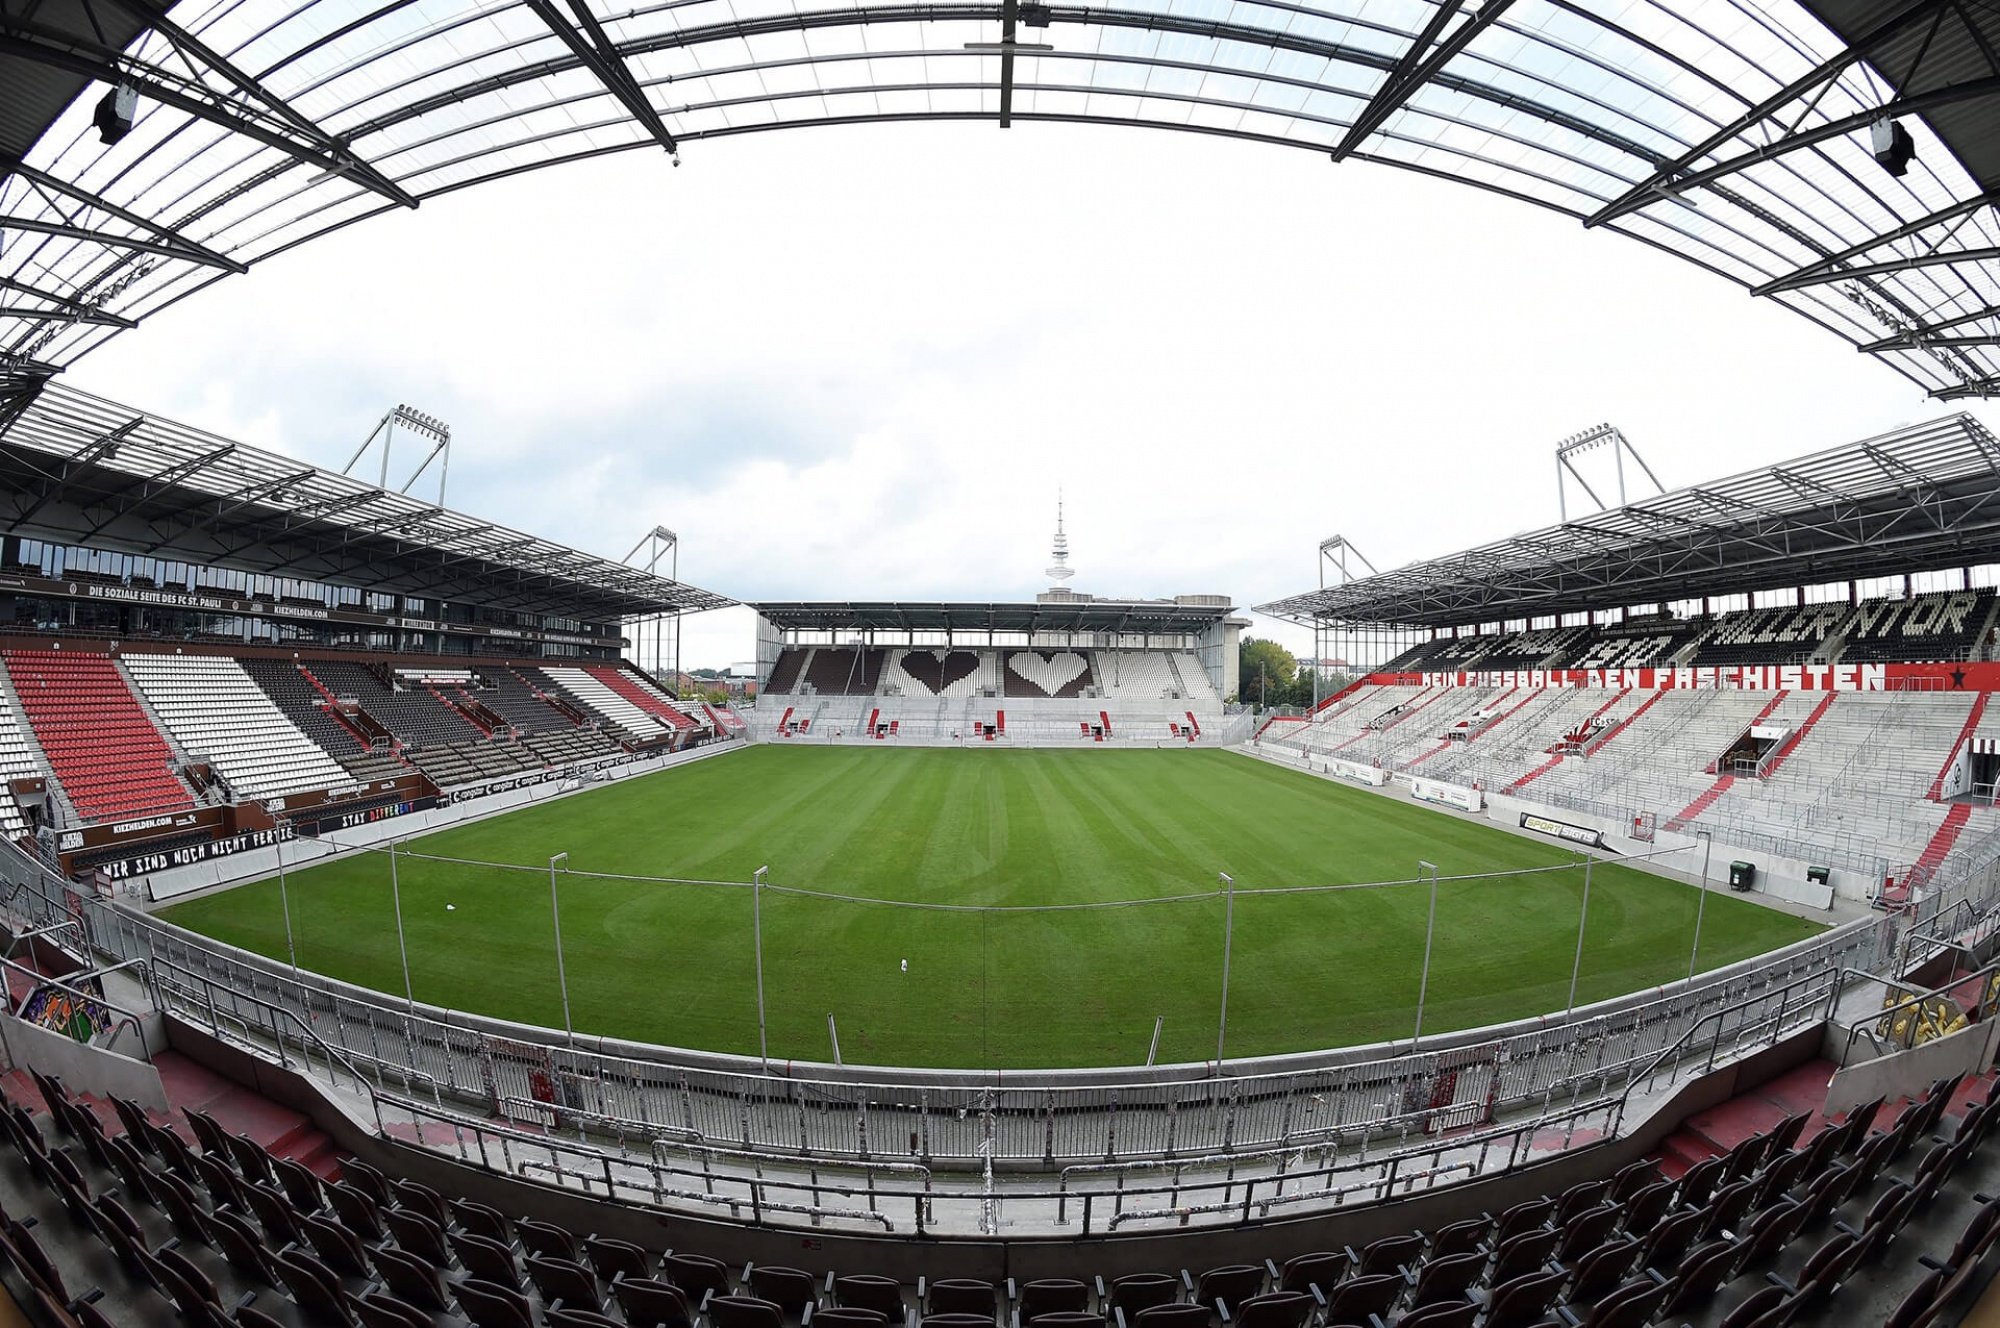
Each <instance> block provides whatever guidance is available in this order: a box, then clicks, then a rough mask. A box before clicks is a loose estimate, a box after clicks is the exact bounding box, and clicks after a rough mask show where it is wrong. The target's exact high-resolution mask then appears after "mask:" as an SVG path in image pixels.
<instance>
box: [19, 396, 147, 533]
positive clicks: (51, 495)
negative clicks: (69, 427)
mask: <svg viewBox="0 0 2000 1328" xmlns="http://www.w3.org/2000/svg"><path fill="white" fill-rule="evenodd" d="M145 422H146V417H145V416H143V415H137V416H134V417H133V418H131V419H129V420H127V421H125V423H123V424H121V425H119V426H118V427H117V428H115V429H111V430H108V431H107V432H105V433H101V434H99V435H98V436H97V437H96V438H93V439H92V440H91V441H90V442H88V443H86V444H85V445H84V446H83V447H81V448H79V449H78V450H77V451H76V453H75V454H74V455H73V456H70V457H68V458H66V459H65V460H64V461H63V467H62V470H61V471H60V472H58V473H57V475H56V476H55V482H54V483H53V484H51V485H50V486H49V487H48V488H47V489H46V490H44V491H43V493H42V495H41V496H40V497H39V498H37V499H35V501H34V502H32V503H30V504H28V505H27V506H26V507H25V508H23V509H22V510H21V511H20V512H19V513H18V514H17V515H16V516H15V517H14V523H15V524H16V525H19V524H20V523H21V522H23V521H26V520H27V519H28V518H29V517H31V516H33V515H34V514H35V513H37V512H39V511H41V510H42V509H43V508H44V507H47V506H48V505H49V504H50V503H52V502H54V501H55V500H56V499H57V498H59V497H61V496H62V492H63V490H64V489H66V488H68V487H69V482H70V481H71V480H73V479H75V478H76V477H77V476H78V475H80V474H81V473H82V472H83V471H84V470H85V469H87V468H88V467H90V466H91V465H93V464H95V463H96V462H97V460H98V458H100V457H106V456H110V455H112V454H113V453H115V452H116V451H117V450H118V444H120V443H122V442H124V441H125V439H126V438H127V437H129V436H130V435H131V433H132V431H133V430H135V429H137V428H138V427H139V426H140V425H142V424H144V423H145Z"/></svg>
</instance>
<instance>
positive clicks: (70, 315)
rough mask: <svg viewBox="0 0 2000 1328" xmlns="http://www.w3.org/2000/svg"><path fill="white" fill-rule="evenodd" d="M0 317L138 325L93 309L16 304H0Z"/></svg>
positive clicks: (107, 324) (118, 325) (127, 327)
mask: <svg viewBox="0 0 2000 1328" xmlns="http://www.w3.org/2000/svg"><path fill="white" fill-rule="evenodd" d="M0 318H20V319H25V320H26V321H28V322H31V323H40V322H50V323H89V324H91V325H93V326H95V327H119V328H126V329H128V330H129V329H131V328H135V327H137V326H139V325H138V324H137V323H135V322H133V321H132V320H131V319H129V318H120V317H119V316H118V315H117V314H105V313H99V312H97V311H96V310H95V309H29V308H27V307H25V306H23V305H18V304H0Z"/></svg>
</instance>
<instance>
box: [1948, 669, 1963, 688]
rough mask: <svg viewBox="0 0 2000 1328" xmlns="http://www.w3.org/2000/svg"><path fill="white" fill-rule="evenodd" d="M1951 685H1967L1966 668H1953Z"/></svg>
mask: <svg viewBox="0 0 2000 1328" xmlns="http://www.w3.org/2000/svg"><path fill="white" fill-rule="evenodd" d="M1951 685H1952V686H1953V687H1963V686H1965V670H1964V669H1953V670H1952V671H1951Z"/></svg>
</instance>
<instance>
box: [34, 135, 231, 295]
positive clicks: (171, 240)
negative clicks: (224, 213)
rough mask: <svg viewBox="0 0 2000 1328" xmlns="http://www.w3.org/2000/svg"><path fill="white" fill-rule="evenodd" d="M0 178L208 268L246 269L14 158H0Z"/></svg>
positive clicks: (175, 233)
mask: <svg viewBox="0 0 2000 1328" xmlns="http://www.w3.org/2000/svg"><path fill="white" fill-rule="evenodd" d="M0 175H12V176H14V177H15V178H16V179H21V180H27V181H29V182H31V183H33V184H37V185H40V186H41V187H42V188H44V189H47V190H49V191H50V192H51V193H56V194H61V195H62V196H63V197H64V198H67V199H69V200H71V201H72V202H76V203H81V204H83V206H85V207H86V208H89V209H90V210H91V211H93V212H102V213H104V214H105V215H106V216H108V217H116V218H118V220H120V221H122V222H124V223H125V224H126V225H128V226H137V227H138V228H139V229H140V230H142V231H150V232H151V233H152V234H153V235H154V236H156V237H158V239H159V241H160V242H161V243H162V244H167V245H172V246H173V247H174V248H176V249H179V250H185V251H186V252H187V254H188V255H189V256H190V258H191V260H192V261H201V262H206V263H207V265H208V266H210V267H220V268H227V269H229V270H230V271H232V272H238V273H242V272H248V271H249V270H250V269H249V268H247V267H245V266H243V264H241V263H238V262H235V261H234V260H233V259H229V258H225V257H224V256H223V255H221V254H219V253H217V252H215V250H213V249H210V248H209V247H208V246H207V245H204V244H200V243H198V242H196V241H194V240H190V239H188V237H187V236H185V235H182V234H181V233H180V232H179V231H177V230H175V229H173V228H172V227H171V226H163V225H161V224H160V223H159V222H157V221H154V220H152V219H151V218H150V217H142V216H140V215H139V214H138V213H136V212H130V211H127V210H126V209H125V208H122V207H119V206H118V205H117V204H116V203H113V202H111V201H110V200H109V199H106V198H103V197H101V196H100V195H97V194H93V193H92V192H90V190H88V189H85V188H83V187H81V186H79V185H74V184H71V183H70V182H69V181H67V180H59V179H57V178H56V177H55V176H53V175H50V174H49V173H48V172H47V171H42V170H37V169H35V168H34V167H33V166H30V165H28V164H27V163H26V162H24V161H22V160H21V159H20V158H18V157H13V158H8V157H0ZM194 255H200V256H201V257H200V258H199V259H193V256H194Z"/></svg>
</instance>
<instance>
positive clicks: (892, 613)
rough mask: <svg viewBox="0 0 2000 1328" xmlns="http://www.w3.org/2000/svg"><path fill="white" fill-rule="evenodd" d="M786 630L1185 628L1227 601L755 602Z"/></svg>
mask: <svg viewBox="0 0 2000 1328" xmlns="http://www.w3.org/2000/svg"><path fill="white" fill-rule="evenodd" d="M753 607H754V608H755V609H756V610H757V612H758V613H760V614H762V615H763V616H764V618H765V619H766V620H767V621H769V622H770V623H771V625H772V626H774V627H777V628H780V629H782V630H785V631H854V632H860V631H892V632H905V631H908V632H943V631H954V632H1186V631H1194V630H1198V629H1200V628H1204V627H1208V626H1210V625H1212V624H1214V623H1217V622H1220V621H1221V620H1222V619H1224V618H1227V617H1228V616H1229V615H1230V613H1232V612H1233V611H1234V610H1232V609H1231V608H1230V607H1229V606H1228V605H1227V604H1222V605H1213V604H1180V603H1175V602H1173V601H1170V600H1103V599H1100V600H1082V601H1076V602H1055V603H1046V604H1045V603H1040V602H1035V603H1026V604H895V603H890V602H888V601H875V602H870V603H861V602H855V603H844V602H828V603H824V604H796V603H794V604H757V605H754V606H753Z"/></svg>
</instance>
